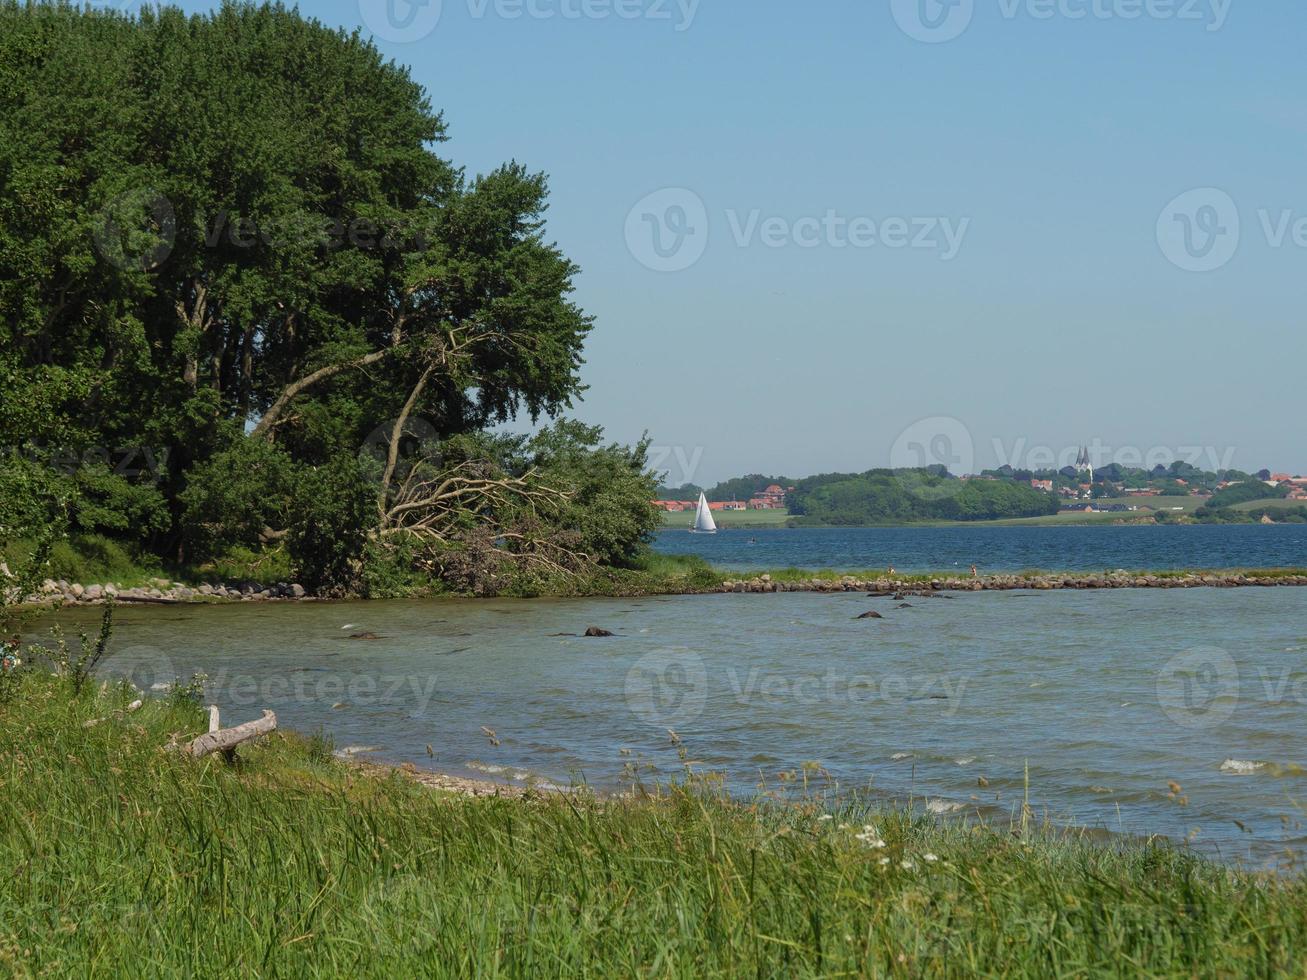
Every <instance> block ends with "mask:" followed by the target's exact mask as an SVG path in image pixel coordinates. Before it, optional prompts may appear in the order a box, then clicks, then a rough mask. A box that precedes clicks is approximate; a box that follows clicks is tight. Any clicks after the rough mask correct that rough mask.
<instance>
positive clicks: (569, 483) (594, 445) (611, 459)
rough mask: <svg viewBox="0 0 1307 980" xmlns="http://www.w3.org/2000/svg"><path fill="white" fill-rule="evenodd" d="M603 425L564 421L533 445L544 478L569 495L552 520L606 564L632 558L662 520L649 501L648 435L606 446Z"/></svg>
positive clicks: (541, 434) (531, 451)
mask: <svg viewBox="0 0 1307 980" xmlns="http://www.w3.org/2000/svg"><path fill="white" fill-rule="evenodd" d="M602 438H603V430H602V429H600V428H599V427H598V426H588V425H583V424H582V423H580V422H575V421H569V420H560V421H559V422H557V423H555V424H554V425H552V426H548V427H546V428H544V429H542V430H541V431H540V432H539V433H537V434H536V436H535V437H534V438H533V439H532V440H531V441H530V443H529V444H528V445H527V447H526V448H527V452H528V454H529V456H530V458H531V464H532V466H533V468H534V469H535V470H536V471H537V472H538V474H539V478H540V481H541V482H542V483H544V484H547V485H548V486H551V487H554V488H556V489H559V490H562V491H564V492H565V493H566V494H567V501H566V503H565V504H564V505H563V506H562V507H561V508H560V510H559V512H558V513H557V514H556V515H554V516H553V517H552V519H551V523H553V524H555V525H556V526H558V527H559V528H562V529H565V530H567V531H570V532H572V533H573V534H574V535H575V539H576V542H577V546H578V548H579V549H580V550H581V551H583V552H585V553H586V554H587V555H589V556H590V557H591V559H592V560H594V561H596V562H598V563H600V564H604V565H619V564H622V563H625V562H628V561H630V559H632V558H633V557H634V556H635V554H636V551H637V549H638V548H639V547H640V545H641V544H644V543H646V542H648V541H650V540H651V539H652V538H653V534H654V532H655V531H656V530H657V529H658V527H659V525H660V518H659V516H658V512H657V511H655V510H654V509H653V508H652V507H650V506H649V501H650V500H652V499H653V495H654V492H655V489H656V487H655V481H654V478H653V475H652V474H651V473H649V471H648V449H649V441H648V439H645V440H642V441H641V442H640V443H639V444H637V445H636V446H634V447H627V446H620V445H617V444H611V445H606V446H605V445H603V444H602Z"/></svg>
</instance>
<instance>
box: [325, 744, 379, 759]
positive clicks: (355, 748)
mask: <svg viewBox="0 0 1307 980" xmlns="http://www.w3.org/2000/svg"><path fill="white" fill-rule="evenodd" d="M380 751H381V746H380V745H346V746H345V747H344V748H343V749H337V750H336V752H335V755H336V756H337V758H341V759H348V758H350V757H351V756H356V755H362V754H363V753H365V752H380Z"/></svg>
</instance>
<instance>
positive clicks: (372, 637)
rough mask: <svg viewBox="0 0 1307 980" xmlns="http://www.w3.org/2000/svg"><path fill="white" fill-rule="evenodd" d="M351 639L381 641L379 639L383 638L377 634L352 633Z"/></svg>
mask: <svg viewBox="0 0 1307 980" xmlns="http://www.w3.org/2000/svg"><path fill="white" fill-rule="evenodd" d="M349 638H350V639H351V640H379V639H381V637H379V636H377V634H376V633H351V634H350V637H349Z"/></svg>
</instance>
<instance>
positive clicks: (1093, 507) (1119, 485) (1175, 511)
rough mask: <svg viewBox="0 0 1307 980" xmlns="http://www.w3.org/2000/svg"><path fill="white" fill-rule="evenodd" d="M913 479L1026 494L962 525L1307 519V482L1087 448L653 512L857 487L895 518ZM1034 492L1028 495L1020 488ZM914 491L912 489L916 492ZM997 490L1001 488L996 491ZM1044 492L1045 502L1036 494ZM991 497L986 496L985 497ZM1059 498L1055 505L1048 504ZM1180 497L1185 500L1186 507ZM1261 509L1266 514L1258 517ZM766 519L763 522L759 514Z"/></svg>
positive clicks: (664, 498)
mask: <svg viewBox="0 0 1307 980" xmlns="http://www.w3.org/2000/svg"><path fill="white" fill-rule="evenodd" d="M914 473H926V474H930V479H931V481H932V486H933V487H934V488H935V489H936V490H938V487H940V486H944V487H947V486H948V485H950V481H957V482H952V483H951V485H952V486H954V487H958V488H959V491H960V490H961V488H965V487H973V488H975V489H976V490H979V489H981V488H982V487H984V486H986V485H993V484H1002V485H1004V486H1006V487H1008V488H1012V489H1010V490H1009V491H1007V492H1008V493H1021V492H1024V493H1026V494H1027V495H1028V497H1027V498H1025V499H1023V500H1014V501H1012V502H1010V503H1007V504H1005V505H1004V506H1007V507H1009V509H1011V510H1012V513H1011V514H1006V513H1003V514H993V513H975V514H969V515H968V514H959V515H958V519H962V520H967V519H985V518H986V517H992V516H1036V515H1037V514H1042V515H1055V514H1065V515H1068V516H1070V515H1074V514H1077V513H1083V514H1121V515H1131V514H1133V515H1136V517H1137V518H1146V517H1151V518H1152V519H1155V520H1157V521H1166V520H1176V519H1178V520H1184V521H1188V520H1199V521H1201V520H1208V521H1212V522H1228V521H1232V520H1237V521H1248V520H1252V519H1256V518H1260V519H1261V521H1262V522H1263V523H1276V522H1278V521H1279V520H1282V519H1290V520H1294V521H1295V522H1296V521H1298V520H1307V476H1303V475H1296V476H1295V475H1293V474H1290V473H1282V472H1273V471H1271V470H1269V469H1263V470H1261V471H1259V472H1257V473H1244V472H1241V471H1238V470H1222V471H1219V472H1215V473H1213V472H1206V471H1203V470H1200V469H1198V468H1196V467H1194V466H1191V465H1189V464H1186V463H1183V462H1176V463H1172V464H1171V465H1170V466H1161V465H1159V466H1155V467H1153V468H1152V469H1151V470H1145V469H1139V468H1128V467H1123V466H1121V465H1119V464H1115V463H1113V464H1108V465H1106V466H1103V467H1099V468H1096V467H1095V466H1094V465H1093V463H1092V462H1091V459H1090V455H1089V451H1088V450H1087V449H1082V450H1081V451H1080V455H1079V457H1078V458H1077V460H1076V462H1075V464H1074V465H1072V466H1067V467H1064V468H1062V469H1060V470H1040V471H1030V470H1021V469H1016V468H1013V467H1011V466H1003V467H999V468H997V469H993V470H986V471H983V472H981V473H968V474H964V475H960V476H954V475H953V474H950V473H948V472H947V470H945V469H944V468H943V467H929V468H926V469H925V470H921V471H912V470H899V471H895V470H871V471H868V472H867V473H865V474H839V473H831V474H823V475H819V476H815V477H808V478H805V479H801V480H787V479H785V478H783V477H766V476H762V475H759V474H754V475H751V476H746V477H740V478H737V479H733V480H727V481H725V482H724V483H721V484H718V485H717V486H716V487H711V488H704V487H699V486H696V485H694V484H686V485H684V486H681V487H676V488H667V487H664V488H662V492H661V493H660V496H659V498H658V499H656V500H654V501H653V506H654V507H656V508H657V509H658V510H660V511H663V512H665V513H669V514H675V513H680V512H683V511H693V510H694V509H695V508H696V506H697V505H698V496H699V494H700V493H701V492H702V493H704V494H706V495H707V497H708V506H709V507H710V508H711V509H712V510H713V511H717V512H723V511H724V512H742V511H781V512H786V513H789V514H792V515H795V516H796V517H804V516H810V515H812V514H813V510H812V508H811V507H810V506H809V503H810V500H811V499H812V498H814V495H820V492H821V490H822V488H830V487H832V486H833V485H835V484H840V485H842V486H843V488H844V491H845V492H844V496H845V497H846V498H847V497H848V495H849V494H848V490H849V488H850V487H852V486H857V487H859V488H861V489H862V490H865V492H866V493H867V494H870V495H878V496H877V500H876V501H875V502H874V504H873V506H872V508H871V512H872V513H875V514H879V513H886V514H887V515H891V516H892V512H893V511H894V510H896V507H895V506H894V505H893V503H892V502H891V503H886V500H885V499H884V498H885V487H886V481H887V480H888V481H890V482H893V481H894V480H895V479H897V480H899V481H900V482H902V481H903V480H904V478H905V476H907V475H909V474H914ZM1018 487H1024V488H1028V489H1026V490H1024V491H1020V490H1017V489H1015V488H1018ZM910 489H911V488H910ZM917 489H918V490H920V488H917ZM995 489H996V490H997V487H996V488H995ZM1030 491H1038V493H1039V494H1042V495H1045V496H1042V497H1039V496H1038V495H1036V494H1030ZM980 496H982V497H983V496H985V495H983V494H982V495H980ZM991 496H992V495H991ZM1050 496H1051V497H1053V498H1055V500H1056V501H1057V503H1056V504H1054V503H1053V502H1052V501H1049V500H1048V497H1050ZM1031 498H1033V499H1042V500H1044V501H1046V502H1047V503H1046V506H1042V507H1039V508H1037V509H1035V510H1032V509H1031V505H1030V503H1029V501H1030V499H1031ZM1179 498H1185V499H1184V500H1181V499H1179ZM1259 508H1260V510H1259ZM760 516H761V515H760ZM902 516H903V518H904V519H907V520H911V519H914V518H916V519H920V518H922V517H927V516H932V517H933V516H936V515H934V514H931V515H925V514H920V513H918V514H908V513H905V514H903V515H902Z"/></svg>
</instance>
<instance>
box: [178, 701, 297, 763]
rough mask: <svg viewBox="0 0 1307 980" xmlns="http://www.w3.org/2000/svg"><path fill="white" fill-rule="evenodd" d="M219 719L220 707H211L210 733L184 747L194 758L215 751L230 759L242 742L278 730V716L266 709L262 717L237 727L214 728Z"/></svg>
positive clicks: (183, 749)
mask: <svg viewBox="0 0 1307 980" xmlns="http://www.w3.org/2000/svg"><path fill="white" fill-rule="evenodd" d="M217 721H218V709H217V708H216V707H211V708H210V709H209V728H210V731H209V733H208V734H207V735H201V736H200V737H199V738H197V739H194V740H193V741H191V742H189V743H187V744H186V745H185V746H183V747H182V751H183V752H185V753H186V754H187V755H189V756H190V757H191V758H193V759H202V758H204V757H205V756H206V755H210V754H212V753H214V752H222V753H223V754H224V755H227V757H228V758H229V759H230V758H231V754H230V753H231V752H232V750H233V749H235V748H236V746H238V745H240V744H241V743H242V742H248V741H250V740H251V739H255V738H258V737H259V736H261V735H268V734H270V733H272V732H275V731H276V730H277V716H276V715H275V714H273V713H272V712H271V711H268V710H266V709H265V710H264V712H263V717H262V718H260V719H258V720H257V721H247V722H246V723H245V724H243V725H237V726H236V727H235V728H219V729H216V730H214V726H215V724H216V723H217Z"/></svg>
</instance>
